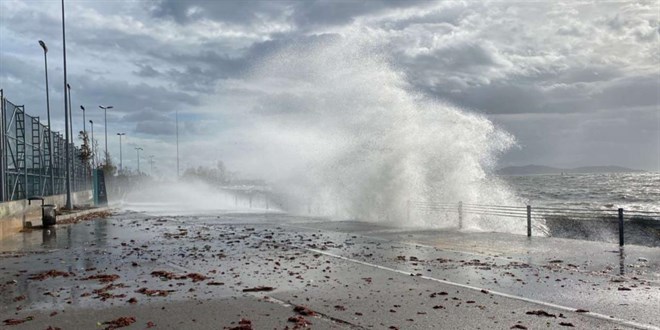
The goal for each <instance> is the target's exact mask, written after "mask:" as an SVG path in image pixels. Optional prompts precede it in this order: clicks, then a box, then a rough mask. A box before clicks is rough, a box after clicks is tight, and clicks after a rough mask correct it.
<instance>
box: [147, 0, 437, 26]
mask: <svg viewBox="0 0 660 330" xmlns="http://www.w3.org/2000/svg"><path fill="white" fill-rule="evenodd" d="M424 3H428V2H427V1H419V0H415V1H412V0H411V1H399V0H372V1H330V0H308V1H259V0H246V1H206V0H193V1H179V0H160V1H154V2H151V3H150V5H149V8H150V10H151V13H152V14H153V15H154V16H156V17H160V18H172V19H174V20H175V21H176V22H178V23H181V24H185V23H189V22H191V21H194V20H198V19H201V18H205V19H210V20H216V21H225V22H232V23H235V24H245V25H249V24H253V23H255V22H261V21H264V20H268V19H285V18H286V19H288V20H291V21H293V23H295V25H296V26H297V27H298V28H299V29H302V30H305V29H307V28H308V27H313V26H327V25H343V24H348V23H351V22H352V21H353V20H354V19H355V18H356V17H359V16H362V15H366V14H370V13H377V12H380V11H383V10H388V9H400V8H406V7H413V6H418V5H420V4H424Z"/></svg>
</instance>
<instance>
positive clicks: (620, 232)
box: [619, 209, 623, 246]
mask: <svg viewBox="0 0 660 330" xmlns="http://www.w3.org/2000/svg"><path fill="white" fill-rule="evenodd" d="M619 246H623V209H619Z"/></svg>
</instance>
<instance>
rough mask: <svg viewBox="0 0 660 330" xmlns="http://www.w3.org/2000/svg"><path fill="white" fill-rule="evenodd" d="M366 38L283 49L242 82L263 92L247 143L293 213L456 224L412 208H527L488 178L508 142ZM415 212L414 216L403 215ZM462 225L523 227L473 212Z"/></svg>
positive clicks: (328, 40)
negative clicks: (427, 88)
mask: <svg viewBox="0 0 660 330" xmlns="http://www.w3.org/2000/svg"><path fill="white" fill-rule="evenodd" d="M382 54H383V52H381V51H380V50H379V48H378V47H377V46H374V45H373V43H370V42H365V41H364V40H363V39H360V38H350V37H327V38H321V39H320V40H317V41H315V42H313V43H305V44H299V45H293V46H289V47H286V48H284V49H281V50H280V51H278V52H277V53H276V54H274V55H272V56H270V57H269V58H267V59H265V60H264V61H262V62H261V63H260V65H258V66H257V67H256V68H255V69H254V70H253V71H252V72H251V74H250V75H249V77H248V78H247V82H246V83H245V85H244V86H247V87H245V88H249V89H252V91H253V92H255V93H259V94H260V95H262V96H261V97H260V99H259V101H258V102H257V104H256V105H255V106H254V108H253V111H252V114H251V115H253V116H254V121H255V124H254V129H255V134H254V141H253V142H252V143H253V144H255V145H259V146H260V149H261V150H262V151H263V155H262V156H260V157H261V158H260V159H262V161H263V164H264V167H263V173H265V176H266V177H267V178H269V179H270V180H271V182H273V183H274V184H275V186H276V191H277V192H279V193H280V194H281V195H282V199H281V200H282V203H283V204H284V205H283V206H284V207H285V208H286V209H288V210H289V211H291V212H296V213H302V214H315V215H324V216H334V217H337V218H343V219H345V218H353V219H359V220H366V221H386V222H389V223H397V224H400V225H405V226H425V227H443V226H455V225H456V223H455V221H456V219H455V218H452V219H448V218H446V217H440V216H438V215H434V214H425V213H424V212H418V211H416V210H412V212H408V210H407V207H406V205H407V201H420V202H428V203H456V205H457V204H458V202H459V201H463V202H464V203H479V204H495V205H522V203H521V201H520V199H519V198H517V197H516V196H515V195H514V194H513V193H512V192H511V191H510V190H509V189H508V188H507V187H506V185H505V184H503V183H502V182H500V181H499V180H497V179H496V178H494V177H493V176H491V173H492V171H493V168H494V166H495V164H496V161H497V158H498V156H499V155H500V154H502V153H503V152H505V151H506V150H507V149H508V148H510V147H511V146H513V145H514V144H515V140H514V138H513V136H511V135H510V134H508V133H507V132H505V131H503V130H501V129H498V128H497V127H496V126H495V125H493V123H492V122H491V121H489V120H488V119H486V118H485V117H484V116H482V115H479V114H476V113H473V112H469V111H466V110H463V109H459V108H458V107H456V106H453V105H450V104H447V103H445V102H442V101H439V100H435V99H430V98H428V97H426V96H423V95H422V94H421V93H417V92H416V91H415V90H414V88H413V87H412V84H410V83H409V81H410V80H413V79H415V78H416V77H406V76H405V75H404V74H403V73H401V72H399V71H397V70H394V69H393V68H392V66H391V65H390V64H389V61H388V59H387V58H386V57H385V56H383V55H382ZM409 214H410V215H409ZM467 220H468V221H467V222H466V225H467V227H468V228H476V229H483V230H501V231H512V232H524V230H525V229H524V225H521V224H520V222H521V221H519V220H516V221H514V220H511V221H513V222H511V223H509V222H506V221H502V220H501V219H500V218H498V219H496V220H497V221H493V219H484V218H477V217H473V216H470V217H468V219H467Z"/></svg>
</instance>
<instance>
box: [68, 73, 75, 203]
mask: <svg viewBox="0 0 660 330" xmlns="http://www.w3.org/2000/svg"><path fill="white" fill-rule="evenodd" d="M66 89H67V91H68V93H69V125H70V126H69V130H71V173H72V174H73V175H72V176H71V185H72V186H73V190H74V191H75V190H76V143H75V142H74V141H75V140H76V136H75V135H73V108H72V107H71V85H69V84H66Z"/></svg>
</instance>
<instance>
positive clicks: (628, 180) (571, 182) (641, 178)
mask: <svg viewBox="0 0 660 330" xmlns="http://www.w3.org/2000/svg"><path fill="white" fill-rule="evenodd" d="M501 179H502V180H504V181H505V182H506V183H507V184H508V185H509V187H510V189H512V190H514V191H515V192H516V193H517V194H518V196H520V197H522V198H523V199H525V200H526V201H527V202H528V204H529V205H532V207H534V206H540V207H553V208H567V209H568V208H571V209H593V210H616V209H618V208H623V209H624V212H625V211H632V212H634V211H642V212H657V213H658V214H657V215H658V216H660V173H657V172H634V173H592V174H549V175H521V176H516V175H511V176H501Z"/></svg>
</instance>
